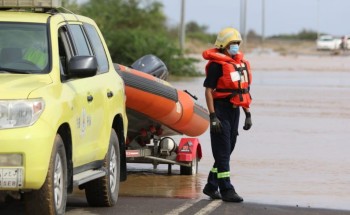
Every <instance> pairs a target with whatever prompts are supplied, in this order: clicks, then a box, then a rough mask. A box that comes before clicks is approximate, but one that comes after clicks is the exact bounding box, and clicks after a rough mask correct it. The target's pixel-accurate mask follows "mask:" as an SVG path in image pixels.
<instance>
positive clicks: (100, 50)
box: [84, 24, 109, 73]
mask: <svg viewBox="0 0 350 215" xmlns="http://www.w3.org/2000/svg"><path fill="white" fill-rule="evenodd" d="M84 28H85V30H86V33H87V35H88V38H89V40H90V44H91V46H92V49H93V51H94V54H95V56H96V59H97V63H98V66H99V71H98V72H99V73H103V72H107V71H108V68H109V66H108V60H107V56H106V52H105V49H104V47H103V44H102V41H101V38H100V36H99V34H98V33H97V31H96V29H95V27H94V26H92V25H90V24H84Z"/></svg>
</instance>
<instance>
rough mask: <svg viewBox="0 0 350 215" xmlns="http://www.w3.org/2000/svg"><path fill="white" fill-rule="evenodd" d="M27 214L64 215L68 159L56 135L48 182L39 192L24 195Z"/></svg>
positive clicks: (61, 142) (47, 177) (60, 139)
mask: <svg viewBox="0 0 350 215" xmlns="http://www.w3.org/2000/svg"><path fill="white" fill-rule="evenodd" d="M24 201H25V207H26V211H27V214H64V213H65V210H66V202H67V158H66V151H65V148H64V145H63V141H62V138H61V136H60V135H59V134H57V135H56V138H55V143H54V145H53V149H52V154H51V158H50V163H49V169H48V172H47V176H46V180H45V182H44V184H43V186H42V187H41V188H40V189H39V190H34V191H32V192H29V193H24Z"/></svg>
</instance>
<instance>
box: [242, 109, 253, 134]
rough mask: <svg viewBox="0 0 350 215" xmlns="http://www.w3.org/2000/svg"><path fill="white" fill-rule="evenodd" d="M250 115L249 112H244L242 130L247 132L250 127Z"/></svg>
mask: <svg viewBox="0 0 350 215" xmlns="http://www.w3.org/2000/svg"><path fill="white" fill-rule="evenodd" d="M252 125H253V124H252V115H251V114H250V112H246V113H245V122H244V126H243V129H244V130H249V129H250V128H251V127H252Z"/></svg>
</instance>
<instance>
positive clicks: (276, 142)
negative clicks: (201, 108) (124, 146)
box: [121, 71, 350, 210]
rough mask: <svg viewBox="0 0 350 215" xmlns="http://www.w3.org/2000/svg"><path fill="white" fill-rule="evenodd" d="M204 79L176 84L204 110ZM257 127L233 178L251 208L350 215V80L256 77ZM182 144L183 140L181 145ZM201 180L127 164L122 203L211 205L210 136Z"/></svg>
mask: <svg viewBox="0 0 350 215" xmlns="http://www.w3.org/2000/svg"><path fill="white" fill-rule="evenodd" d="M203 80H204V78H193V79H183V80H177V81H171V83H172V84H173V85H174V86H175V87H177V88H178V89H183V90H185V89H186V90H188V91H190V92H191V93H193V94H195V95H196V96H197V97H198V98H199V103H201V104H203V105H205V100H204V88H203V87H202V83H203ZM252 96H253V103H252V108H251V112H252V120H253V127H252V129H251V130H249V131H244V130H243V129H242V126H243V121H244V119H243V118H242V119H241V124H240V130H239V133H240V135H239V137H238V142H237V145H236V149H235V151H234V152H233V155H232V157H231V176H232V177H231V178H232V180H233V184H234V185H235V187H236V190H237V192H238V193H239V194H240V195H242V196H243V197H244V200H245V201H246V202H257V203H268V204H283V205H294V206H295V205H298V206H301V207H312V208H314V207H318V208H335V209H346V210H350V204H349V202H350V156H349V153H350V72H349V73H347V72H316V71H313V72H303V71H273V72H267V71H256V72H254V80H253V85H252ZM176 138H181V136H180V137H175V139H176ZM198 138H199V140H200V143H201V146H202V150H203V158H202V160H201V161H200V162H199V174H198V175H196V176H181V175H179V167H178V166H173V170H174V171H173V175H167V165H159V166H158V169H157V170H156V171H153V169H152V168H153V166H152V165H151V164H128V169H129V176H128V180H127V181H126V182H123V183H122V186H121V195H128V196H164V197H178V198H206V196H204V195H203V194H202V188H203V187H204V185H205V183H206V177H207V173H208V172H209V170H210V169H211V165H212V163H213V158H212V155H211V148H210V138H209V133H208V131H207V132H206V133H204V134H203V135H201V136H199V137H198Z"/></svg>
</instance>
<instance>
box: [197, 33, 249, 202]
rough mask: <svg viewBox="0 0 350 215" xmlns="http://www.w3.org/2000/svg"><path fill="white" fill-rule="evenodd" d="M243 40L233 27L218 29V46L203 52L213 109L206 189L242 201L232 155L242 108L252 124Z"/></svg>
mask: <svg viewBox="0 0 350 215" xmlns="http://www.w3.org/2000/svg"><path fill="white" fill-rule="evenodd" d="M241 42H242V38H241V35H240V33H239V32H238V31H237V30H236V29H234V28H225V29H223V30H222V31H220V32H219V34H218V36H217V39H216V41H215V46H216V48H213V49H208V50H206V51H204V52H203V58H204V59H206V60H208V61H209V62H208V63H207V65H206V67H205V69H206V79H205V81H204V84H203V85H204V87H205V98H206V102H207V106H208V110H209V113H210V138H211V147H212V152H213V156H214V160H215V162H214V165H213V168H212V170H211V171H210V173H209V176H208V182H207V184H206V185H205V187H204V189H203V193H204V194H206V195H208V196H209V197H211V198H212V199H222V200H223V201H227V202H242V201H243V198H242V197H240V196H239V195H238V194H237V193H236V191H235V189H234V187H233V185H232V183H231V180H230V156H231V153H232V151H233V149H234V148H235V145H236V140H237V136H238V125H239V115H240V108H239V107H242V109H243V110H244V113H245V116H246V118H245V123H244V126H243V129H244V130H249V129H250V127H251V126H252V120H251V114H250V111H249V105H250V102H251V97H250V94H249V88H250V84H251V81H252V74H251V70H250V65H249V62H248V61H246V60H244V59H243V53H241V52H239V46H240V44H241Z"/></svg>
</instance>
